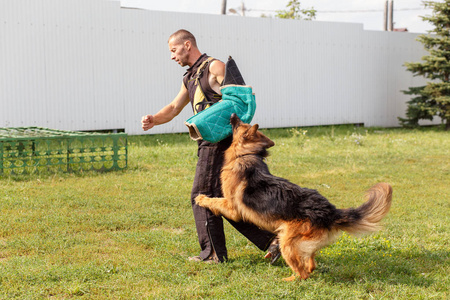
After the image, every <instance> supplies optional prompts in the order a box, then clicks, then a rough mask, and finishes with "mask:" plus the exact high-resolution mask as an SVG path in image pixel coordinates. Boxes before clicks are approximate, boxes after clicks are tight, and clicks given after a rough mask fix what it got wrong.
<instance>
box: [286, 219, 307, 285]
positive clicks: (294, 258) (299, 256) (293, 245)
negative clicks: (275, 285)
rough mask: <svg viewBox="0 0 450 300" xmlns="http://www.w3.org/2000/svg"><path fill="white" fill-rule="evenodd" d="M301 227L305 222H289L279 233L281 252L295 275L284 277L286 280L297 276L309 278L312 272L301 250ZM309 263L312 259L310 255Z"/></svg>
mask: <svg viewBox="0 0 450 300" xmlns="http://www.w3.org/2000/svg"><path fill="white" fill-rule="evenodd" d="M301 227H304V223H302V222H289V223H287V224H285V226H283V228H282V230H281V231H280V233H279V234H278V236H279V238H280V249H281V254H282V255H283V258H284V260H285V261H286V263H287V264H288V265H289V267H291V269H292V270H293V271H294V275H292V276H291V277H287V278H284V279H283V280H285V281H292V280H294V279H295V278H296V276H299V277H301V279H307V278H308V277H309V273H310V272H308V271H307V270H306V264H305V263H306V261H305V253H303V252H302V251H301V243H302V237H303V235H302V230H301ZM309 264H310V259H309V257H308V265H309Z"/></svg>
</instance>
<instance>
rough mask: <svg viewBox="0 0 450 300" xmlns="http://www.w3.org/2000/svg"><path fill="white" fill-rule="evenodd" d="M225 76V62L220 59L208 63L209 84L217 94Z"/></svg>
mask: <svg viewBox="0 0 450 300" xmlns="http://www.w3.org/2000/svg"><path fill="white" fill-rule="evenodd" d="M224 77H225V64H224V63H223V62H221V61H220V60H214V61H213V62H212V63H211V64H210V65H209V78H208V82H209V86H210V87H211V88H212V89H213V90H214V91H215V92H216V93H218V94H219V95H221V92H220V85H221V84H222V81H223V78H224Z"/></svg>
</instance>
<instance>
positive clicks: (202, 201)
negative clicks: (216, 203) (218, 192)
mask: <svg viewBox="0 0 450 300" xmlns="http://www.w3.org/2000/svg"><path fill="white" fill-rule="evenodd" d="M208 199H209V198H208V197H207V196H205V195H198V196H197V197H195V203H197V205H200V206H203V207H208Z"/></svg>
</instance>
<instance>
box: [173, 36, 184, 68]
mask: <svg viewBox="0 0 450 300" xmlns="http://www.w3.org/2000/svg"><path fill="white" fill-rule="evenodd" d="M188 46H189V45H188V42H184V43H183V42H179V41H177V40H176V39H173V38H172V39H170V40H169V50H170V53H171V55H170V59H172V60H174V61H176V62H177V63H178V64H179V65H180V66H182V67H184V66H187V65H188V62H189V51H188Z"/></svg>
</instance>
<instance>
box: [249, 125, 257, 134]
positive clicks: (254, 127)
mask: <svg viewBox="0 0 450 300" xmlns="http://www.w3.org/2000/svg"><path fill="white" fill-rule="evenodd" d="M258 129H259V125H258V124H255V125H253V126H252V127H251V128H250V129H249V130H248V132H247V135H248V136H253V135H255V134H256V132H257V131H258Z"/></svg>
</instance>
